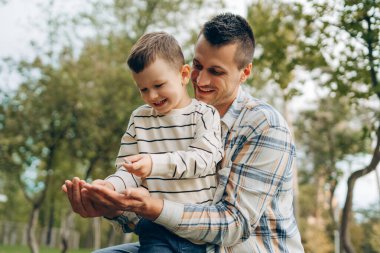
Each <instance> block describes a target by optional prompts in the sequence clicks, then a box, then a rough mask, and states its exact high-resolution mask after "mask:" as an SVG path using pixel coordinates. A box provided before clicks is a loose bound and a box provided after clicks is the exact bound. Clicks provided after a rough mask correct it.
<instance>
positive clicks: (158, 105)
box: [153, 98, 167, 107]
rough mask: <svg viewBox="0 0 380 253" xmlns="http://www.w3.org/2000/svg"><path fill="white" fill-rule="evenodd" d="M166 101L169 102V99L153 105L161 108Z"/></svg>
mask: <svg viewBox="0 0 380 253" xmlns="http://www.w3.org/2000/svg"><path fill="white" fill-rule="evenodd" d="M166 101H167V99H166V98H165V99H163V100H160V101H158V102H155V103H153V105H154V106H157V107H160V106H162V105H163V104H165V102H166Z"/></svg>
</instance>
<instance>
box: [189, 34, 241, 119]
mask: <svg viewBox="0 0 380 253" xmlns="http://www.w3.org/2000/svg"><path fill="white" fill-rule="evenodd" d="M236 49H237V44H236V43H235V44H229V45H225V46H221V47H214V46H212V45H211V44H210V43H209V42H208V41H207V40H206V39H205V38H204V36H203V35H201V36H200V37H199V39H198V41H197V43H196V45H195V55H194V59H193V67H192V72H191V81H192V83H193V86H194V92H195V97H196V98H197V99H198V100H201V101H203V102H205V103H208V104H210V105H213V106H214V107H215V108H216V109H217V110H218V111H219V113H220V115H222V116H223V115H224V114H225V113H226V111H227V110H228V108H229V107H230V105H231V104H232V102H233V101H234V99H235V98H236V96H237V92H238V88H239V85H240V83H241V82H242V81H245V78H244V77H245V72H244V69H243V70H239V69H238V65H237V63H236V62H235V60H234V57H235V51H236Z"/></svg>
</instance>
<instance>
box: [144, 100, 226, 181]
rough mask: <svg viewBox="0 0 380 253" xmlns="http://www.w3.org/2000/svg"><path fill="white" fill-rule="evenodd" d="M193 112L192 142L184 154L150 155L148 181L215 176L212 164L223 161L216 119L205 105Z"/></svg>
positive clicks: (213, 110) (217, 118) (217, 120)
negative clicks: (194, 128) (153, 178)
mask: <svg viewBox="0 0 380 253" xmlns="http://www.w3.org/2000/svg"><path fill="white" fill-rule="evenodd" d="M201 108H202V109H201V110H200V111H199V112H197V113H198V120H197V122H196V131H195V136H194V141H193V142H192V143H191V145H190V146H189V148H188V149H187V150H184V151H175V152H170V153H164V154H151V159H152V171H151V174H150V175H149V176H150V177H154V176H162V177H166V178H198V177H199V176H204V175H207V174H212V173H215V168H216V164H217V163H218V162H219V161H220V160H221V159H222V157H223V145H222V141H221V130H220V117H219V113H218V112H217V111H216V109H215V108H213V107H210V106H208V105H204V106H202V107H201Z"/></svg>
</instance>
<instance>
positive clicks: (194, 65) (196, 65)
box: [193, 63, 202, 70]
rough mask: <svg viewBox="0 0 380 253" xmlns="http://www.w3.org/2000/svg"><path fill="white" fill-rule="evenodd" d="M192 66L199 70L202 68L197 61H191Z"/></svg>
mask: <svg viewBox="0 0 380 253" xmlns="http://www.w3.org/2000/svg"><path fill="white" fill-rule="evenodd" d="M193 68H194V69H196V70H201V69H202V65H200V64H198V63H193Z"/></svg>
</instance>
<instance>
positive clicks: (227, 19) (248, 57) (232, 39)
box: [199, 13, 255, 69]
mask: <svg viewBox="0 0 380 253" xmlns="http://www.w3.org/2000/svg"><path fill="white" fill-rule="evenodd" d="M200 35H203V36H204V37H205V38H206V40H207V41H208V42H209V43H210V44H211V45H213V46H215V47H221V46H224V45H228V44H233V43H237V44H238V46H237V50H236V53H235V61H236V63H237V65H238V68H239V69H242V68H244V67H245V66H246V65H247V64H249V63H251V62H252V61H253V53H254V51H255V37H254V35H253V31H252V28H251V26H250V25H249V24H248V22H247V20H245V19H244V18H243V17H241V16H239V15H236V14H232V13H223V14H219V15H217V16H215V17H213V18H212V19H211V20H209V21H207V22H206V23H205V24H204V25H203V28H202V30H201V32H200V33H199V36H200Z"/></svg>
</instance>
